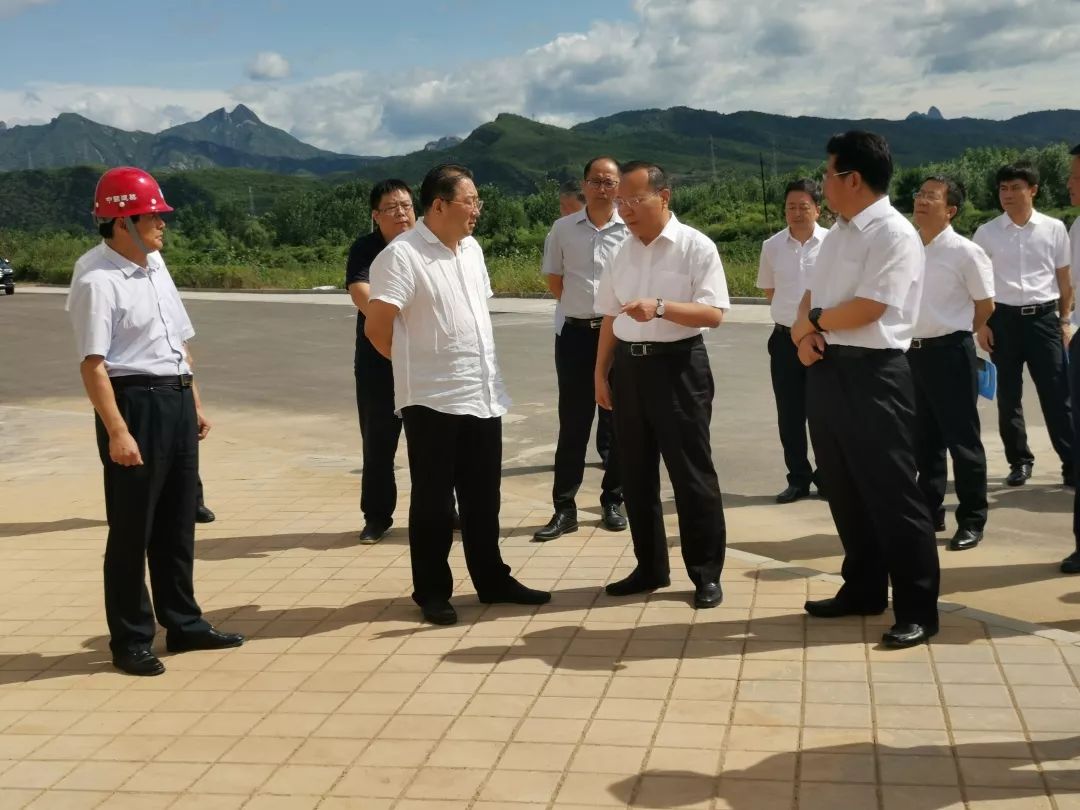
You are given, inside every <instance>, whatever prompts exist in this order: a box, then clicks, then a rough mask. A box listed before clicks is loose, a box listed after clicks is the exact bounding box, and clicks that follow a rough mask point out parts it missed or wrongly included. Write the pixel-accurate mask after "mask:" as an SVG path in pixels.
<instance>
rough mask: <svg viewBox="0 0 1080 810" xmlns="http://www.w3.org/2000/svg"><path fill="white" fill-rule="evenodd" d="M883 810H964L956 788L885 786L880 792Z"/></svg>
mask: <svg viewBox="0 0 1080 810" xmlns="http://www.w3.org/2000/svg"><path fill="white" fill-rule="evenodd" d="M881 793H882V799H883V802H884V808H885V810H929V808H933V810H964V808H965V805H964V799H963V797H962V796H961V794H960V789H959V788H956V787H916V786H912V785H907V786H904V787H902V788H901V787H894V786H891V785H886V786H885V787H883V788H882V790H881Z"/></svg>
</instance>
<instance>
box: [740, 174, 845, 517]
mask: <svg viewBox="0 0 1080 810" xmlns="http://www.w3.org/2000/svg"><path fill="white" fill-rule="evenodd" d="M819 216H821V187H820V186H819V185H818V184H817V182H815V181H814V180H810V179H806V178H804V179H802V180H794V181H792V182H791V183H788V185H787V188H786V189H785V190H784V218H785V219H786V220H787V227H786V228H784V230H782V231H780V232H779V233H777V234H775V235H773V236H771V237H770V238H768V239H766V240H765V242H764V244H762V246H761V259H760V262H759V264H758V276H757V286H758V287H759V288H760V289H761V290H762V291H763V292H764V293H765V297H766V298H768V299H769V309H770V311H771V314H772V318H773V323H774V326H773V329H772V332H771V333H770V334H769V344H768V348H769V376H770V377H771V378H772V387H773V396H774V397H775V399H776V422H777V427H778V428H779V431H780V446H781V447H782V448H783V450H784V464H785V466H786V467H787V487H786V488H785V489H784V490H783V491H782V492H781V493H780V494H779V495H777V496H776V502H777V503H793V502H794V501H797V500H799V498H805V497H806V496H807V495H809V494H810V483H811V482H812V481H814V469H813V467H811V466H810V461H809V459H808V458H807V455H808V453H807V451H808V448H807V443H806V366H804V365H803V364H802V363H800V362H799V353H798V351H796V349H795V345H794V344H793V343H792V342H791V325H792V324H793V323H795V318H796V317H797V315H798V310H799V303H800V302H801V301H802V298H803V295H804V294H805V293H806V287H807V282H808V280H809V278H810V274H811V273H812V272H813V269H814V262H815V261H817V254H818V248H820V247H821V242H822V240H823V239H824V238H825V234H827V233H828V231H827V230H826V229H825V228H822V227H821V226H820V225H818V224H817V222H818V217H819Z"/></svg>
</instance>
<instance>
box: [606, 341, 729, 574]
mask: <svg viewBox="0 0 1080 810" xmlns="http://www.w3.org/2000/svg"><path fill="white" fill-rule="evenodd" d="M627 345H628V344H624V343H621V342H620V344H618V346H617V347H616V351H615V364H614V374H613V380H612V382H613V387H612V405H613V411H612V416H613V417H614V421H615V436H616V438H617V440H618V442H619V461H620V464H621V470H622V481H623V494H624V496H625V498H626V515H627V518H628V519H629V522H630V534H631V536H632V538H633V541H634V556H635V557H636V558H637V566H638V570H639V571H640V572H641V573H642V574H643V575H644V576H645V577H647V578H649V579H654V580H661V579H665V578H666V577H668V576H669V574H670V563H669V561H668V549H667V535H666V532H665V531H664V513H663V509H662V507H661V504H660V459H661V458H663V460H664V465H665V466H666V467H667V471H668V476H669V477H670V478H671V484H672V487H673V488H674V490H675V508H676V511H677V512H678V516H679V537H680V539H681V547H682V557H683V562H684V563H685V565H686V570H687V572H688V573H689V574H690V580H691V581H692V582H693V583H694V585H695V586H697V585H701V584H703V583H707V582H716V581H718V580H719V579H720V573H721V572H722V571H723V568H724V554H725V552H726V550H727V527H726V524H725V522H724V505H723V501H722V499H721V496H720V484H719V481H718V480H717V477H716V469H715V468H714V467H713V460H712V446H711V443H710V438H709V423H710V422H711V420H712V401H713V394H714V387H713V378H712V371H711V369H710V368H709V355H708V353H707V352H706V350H705V344H704V343H702V342H701V341H700V340H699V341H698V342H697V343H696V344H695V345H693V347H692V348H690V349H688V350H686V351H682V352H677V353H672V354H658V355H651V356H645V357H632V356H631V355H630V354H629V352H627V351H626V350H625V347H626V346H627Z"/></svg>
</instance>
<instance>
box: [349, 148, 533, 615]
mask: <svg viewBox="0 0 1080 810" xmlns="http://www.w3.org/2000/svg"><path fill="white" fill-rule="evenodd" d="M420 204H421V206H422V208H423V211H424V219H423V221H421V222H418V223H417V224H416V226H415V227H414V228H412V229H411V230H409V231H407V232H406V233H404V234H403V235H402V236H400V237H399V238H397V239H395V240H394V242H393V243H392V244H390V245H389V246H387V248H386V249H385V250H384V251H383V252H382V253H380V254H379V255H378V256H377V257H376V259H375V261H374V262H373V263H372V265H371V298H370V301H369V303H368V312H367V323H366V325H365V332H366V334H367V336H368V339H369V340H371V343H372V345H373V346H374V347H375V349H376V351H378V352H379V354H381V355H382V356H383V357H386V358H393V371H394V402H395V405H396V406H397V410H398V412H399V413H400V414H401V418H402V421H403V424H404V428H405V438H406V441H407V443H408V449H409V474H410V476H411V478H412V495H411V500H410V506H409V556H410V558H411V562H412V579H413V601H415V602H416V604H417V605H419V606H420V610H421V612H422V613H423V616H424V618H425V619H426V620H427V621H429V622H431V623H433V624H454V623H455V622H456V621H457V612H456V611H455V610H454V608H453V606H452V605H451V604H450V595H451V593H452V591H453V585H454V577H453V574H452V573H451V571H450V563H449V561H448V557H449V554H450V545H451V540H452V537H453V522H454V500H453V499H454V492H455V489H456V491H457V496H458V504H459V508H460V511H461V540H462V544H463V546H464V550H465V562H466V564H467V565H468V568H469V576H470V577H471V578H472V582H473V585H474V587H475V588H476V594H477V596H478V597H479V598H480V601H481V602H484V603H486V604H492V603H496V602H506V603H514V604H527V605H540V604H543V603H545V602H547V601H548V600H550V599H551V594H549V593H547V592H545V591H536V590H533V589H531V588H526V587H525V586H524V585H522V584H521V583H520V582H518V581H517V580H516V579H514V578H513V577H512V576H510V568H509V566H507V565H506V564H505V563H504V562H503V560H502V555H501V554H500V552H499V506H500V503H499V501H500V495H499V490H500V481H501V476H502V416H503V414H505V413H506V410H507V407H508V406H509V405H510V398H509V397H508V396H507V394H506V388H505V386H504V385H503V379H502V374H501V372H500V371H499V365H498V362H497V360H496V359H495V341H494V336H493V334H492V329H491V315H490V314H489V313H488V307H487V299H488V298H490V297H491V285H490V282H489V280H488V272H487V266H486V265H485V263H484V253H483V250H481V248H480V244H479V243H478V242H477V241H476V240H475V239H474V238H473V237H472V233H473V230H474V229H475V228H476V221H477V219H478V218H479V216H480V210H481V208H483V201H482V200H480V197H479V195H478V194H477V192H476V186H475V185H474V184H473V180H472V172H470V171H469V170H468V169H467V168H465V167H464V166H458V165H455V164H443V165H441V166H436V167H435V168H434V169H432V170H431V171H430V172H428V174H427V176H426V177H425V178H424V182H423V184H422V185H421V187H420Z"/></svg>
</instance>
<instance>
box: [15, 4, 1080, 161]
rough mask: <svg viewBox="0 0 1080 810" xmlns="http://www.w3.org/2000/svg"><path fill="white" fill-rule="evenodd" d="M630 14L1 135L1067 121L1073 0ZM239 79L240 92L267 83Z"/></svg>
mask: <svg viewBox="0 0 1080 810" xmlns="http://www.w3.org/2000/svg"><path fill="white" fill-rule="evenodd" d="M2 2H4V0H0V3H2ZM633 9H634V12H635V15H636V17H635V19H634V20H632V21H631V22H624V23H608V22H602V21H601V22H597V23H594V24H593V25H592V26H591V27H589V28H588V29H587V30H582V31H577V32H568V33H565V34H562V35H559V36H557V37H555V38H553V39H551V41H549V42H546V43H543V44H541V45H538V46H537V47H535V48H531V49H529V50H527V51H525V52H524V53H521V54H518V55H516V56H510V57H502V58H498V59H490V60H486V61H478V62H472V63H469V64H463V65H457V66H455V67H453V68H451V69H448V70H445V71H433V70H411V71H409V70H405V71H401V72H395V73H392V74H378V73H375V72H371V71H367V70H355V71H349V72H343V73H337V74H334V75H329V76H322V77H318V78H314V79H309V80H304V81H295V80H294V81H288V82H275V83H270V82H264V81H252V82H250V83H247V84H243V85H239V86H236V87H232V88H229V89H218V90H205V91H187V92H176V91H164V90H155V89H153V88H132V87H128V88H115V87H109V88H101V87H85V86H81V85H45V84H34V85H31V86H26V87H22V88H17V89H16V90H14V91H12V92H9V93H4V92H2V91H0V119H5V120H7V121H8V123H9V124H11V123H20V122H21V123H27V122H29V121H31V120H33V121H42V120H47V119H48V118H49V117H51V116H52V115H55V114H56V112H59V111H62V110H65V109H68V110H74V111H78V112H82V113H83V114H84V115H87V116H88V117H91V118H95V119H96V120H100V121H103V122H104V123H110V124H114V125H117V126H125V127H126V126H129V125H137V126H139V127H140V128H143V129H149V130H154V129H160V128H163V127H165V126H169V125H171V124H173V123H177V120H176V119H177V117H178V116H179V115H181V114H182V111H190V115H191V117H193V118H194V117H198V116H200V115H204V114H205V113H207V112H209V111H210V110H212V109H214V108H216V107H220V106H230V107H231V106H232V105H234V104H236V103H244V104H247V105H248V106H249V107H251V108H252V109H253V110H254V111H255V112H256V113H257V114H258V115H259V116H260V117H262V118H263V119H264V120H266V121H267V122H268V123H271V124H273V125H275V126H279V127H282V128H283V129H286V130H288V131H290V132H292V133H293V134H294V135H296V136H297V137H299V138H301V139H303V140H305V141H308V142H310V143H312V144H314V145H316V146H320V147H322V148H325V149H332V150H335V151H343V152H350V153H353V154H399V153H402V152H405V151H409V150H412V149H417V148H420V147H421V146H423V144H424V143H425V142H427V141H429V140H433V139H435V138H438V137H440V136H443V135H450V134H455V135H465V134H467V133H468V132H470V131H471V130H472V129H473V128H475V127H476V126H478V125H479V124H481V123H484V122H485V121H490V120H491V119H492V118H494V117H495V115H497V114H498V113H500V112H514V113H518V114H521V115H526V116H530V117H532V118H535V119H536V120H539V121H544V122H547V123H554V124H559V125H563V126H566V125H569V124H573V123H576V122H578V121H584V120H589V119H592V118H596V117H599V116H603V115H608V114H611V113H615V112H618V111H621V110H626V109H642V108H648V107H671V106H676V105H685V106H691V107H699V108H703V109H711V110H718V111H721V112H735V111H737V110H748V109H753V110H761V111H764V112H773V113H782V114H786V115H817V116H824V117H850V118H863V117H866V118H870V117H881V118H902V117H904V116H905V115H907V113H908V112H910V111H912V110H926V109H927V108H928V107H929V106H930V105H931V104H933V105H936V106H938V107H939V108H940V109H941V110H942V112H943V113H944V114H945V115H946V116H948V117H959V116H961V115H969V116H980V115H981V116H984V117H994V118H1005V117H1009V116H1011V115H1017V114H1020V113H1023V112H1028V111H1031V110H1037V109H1050V108H1059V107H1068V106H1074V107H1075V106H1077V100H1076V96H1075V92H1074V91H1073V88H1072V84H1071V83H1070V82H1069V81H1068V80H1067V77H1070V76H1076V75H1080V3H1078V2H1076V0H908V2H904V3H898V2H888V3H872V4H868V3H866V2H864V0H812V1H811V0H755V2H754V3H751V4H735V3H729V2H721V1H720V0H635V2H634V4H633ZM464 50H467V48H465V49H464ZM256 61H258V60H256ZM282 61H283V62H284V60H283V59H282ZM254 67H255V63H253V64H252V66H250V68H251V70H250V73H251V74H252V77H253V78H254V77H255V75H256V74H258V78H260V79H262V78H267V76H265V75H263V74H266V73H268V72H269V73H273V71H272V70H270V71H266V70H264V71H255V70H254ZM278 67H279V68H280V67H281V66H280V65H279V66H278ZM285 67H286V69H287V67H288V63H287V62H286V63H285ZM34 95H36V97H37V98H38V99H40V101H39V102H34V101H33V100H32V96H34Z"/></svg>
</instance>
